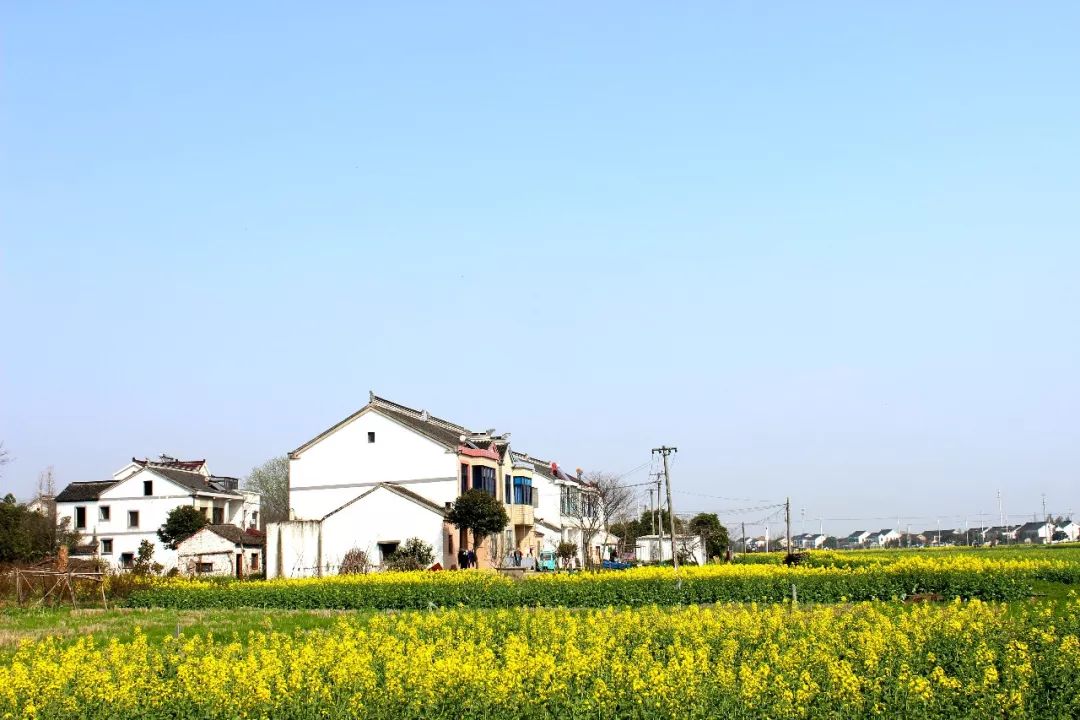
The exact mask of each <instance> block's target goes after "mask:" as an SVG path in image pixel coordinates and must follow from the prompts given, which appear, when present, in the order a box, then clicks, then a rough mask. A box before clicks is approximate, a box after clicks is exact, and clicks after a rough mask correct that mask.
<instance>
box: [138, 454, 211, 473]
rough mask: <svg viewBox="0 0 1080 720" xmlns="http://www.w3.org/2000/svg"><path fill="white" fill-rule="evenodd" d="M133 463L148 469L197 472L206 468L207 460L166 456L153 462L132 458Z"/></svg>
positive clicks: (146, 459) (147, 459)
mask: <svg viewBox="0 0 1080 720" xmlns="http://www.w3.org/2000/svg"><path fill="white" fill-rule="evenodd" d="M131 462H133V463H135V464H136V465H141V466H142V467H146V466H147V465H151V466H154V467H164V468H175V469H177V470H190V471H197V470H200V469H202V468H204V467H206V460H177V459H176V458H170V457H168V456H166V455H162V456H161V459H160V460H151V459H149V458H143V459H142V460H140V459H138V458H131Z"/></svg>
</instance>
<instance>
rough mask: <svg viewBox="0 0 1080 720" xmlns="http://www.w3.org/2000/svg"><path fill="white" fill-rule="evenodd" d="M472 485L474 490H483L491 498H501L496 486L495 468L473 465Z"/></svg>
mask: <svg viewBox="0 0 1080 720" xmlns="http://www.w3.org/2000/svg"><path fill="white" fill-rule="evenodd" d="M472 485H473V488H474V489H476V490H483V491H484V492H486V493H487V494H488V495H490V496H491V497H494V498H497V497H499V494H498V489H497V486H496V485H495V468H490V467H485V466H483V465H473V477H472Z"/></svg>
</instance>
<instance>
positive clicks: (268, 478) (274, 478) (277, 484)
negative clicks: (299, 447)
mask: <svg viewBox="0 0 1080 720" xmlns="http://www.w3.org/2000/svg"><path fill="white" fill-rule="evenodd" d="M244 488H245V489H247V490H251V491H253V492H257V493H259V495H260V496H261V503H262V504H261V507H262V513H261V520H260V522H261V523H262V524H263V525H264V526H265V524H266V523H272V522H282V521H283V520H288V519H289V458H288V457H286V456H285V455H281V456H278V457H275V458H270V459H269V460H267V461H266V462H264V463H263V464H262V465H260V466H258V467H257V468H253V469H252V471H251V472H250V473H248V476H247V478H246V479H245V480H244Z"/></svg>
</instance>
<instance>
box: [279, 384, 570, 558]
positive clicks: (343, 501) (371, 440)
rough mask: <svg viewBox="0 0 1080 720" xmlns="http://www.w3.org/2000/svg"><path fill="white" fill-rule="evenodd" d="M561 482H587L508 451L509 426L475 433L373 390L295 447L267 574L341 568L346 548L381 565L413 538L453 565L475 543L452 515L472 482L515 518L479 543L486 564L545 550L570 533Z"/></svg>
mask: <svg viewBox="0 0 1080 720" xmlns="http://www.w3.org/2000/svg"><path fill="white" fill-rule="evenodd" d="M564 484H573V485H576V486H579V487H584V485H585V484H584V483H583V482H582V481H581V480H580V478H578V477H576V476H575V477H573V478H572V477H571V476H568V475H566V474H565V473H563V472H562V471H561V470H560V469H559V468H558V466H557V465H556V464H555V463H547V462H545V461H541V460H538V459H536V458H534V457H532V456H529V455H528V454H526V453H519V452H514V451H512V450H511V448H510V435H509V433H504V434H501V435H499V434H496V433H495V431H494V430H487V431H482V432H477V431H472V430H469V429H467V428H466V427H465V426H463V425H458V424H456V423H452V422H449V421H447V420H443V419H441V418H437V417H435V416H433V415H431V414H429V413H428V412H427V411H425V410H415V409H413V408H409V407H406V406H404V405H399V404H397V403H394V402H392V401H389V400H386V399H384V398H380V397H378V396H376V395H375V394H374V393H372V394H371V395H370V396H369V402H368V404H367V405H365V406H364V407H363V408H361V409H360V410H358V411H357V412H356V413H353V414H352V415H350V416H349V417H347V418H345V419H344V420H342V421H341V422H339V423H338V424H336V425H334V426H333V427H330V428H328V429H327V430H325V431H324V432H322V433H320V434H319V435H317V436H316V437H314V438H312V439H311V440H309V441H308V442H306V443H304V444H303V445H301V446H300V447H298V448H297V449H296V450H294V451H293V452H291V453H290V454H289V506H290V520H288V521H286V522H282V523H274V524H271V525H270V526H268V527H267V574H268V576H270V577H277V576H284V577H304V576H310V575H325V574H334V573H336V572H337V571H338V569H339V567H340V565H341V560H342V559H343V558H344V556H345V554H346V553H347V552H349V551H350V550H358V551H361V552H363V553H364V554H365V556H366V557H367V559H368V561H369V562H370V563H371V564H372V565H373V566H375V567H378V566H380V565H382V564H383V563H384V562H385V561H386V559H387V558H388V557H389V556H390V555H391V554H392V553H393V552H394V550H396V548H397V546H398V545H400V544H402V543H404V542H405V541H406V540H408V539H410V538H413V537H418V538H420V539H422V540H424V541H425V542H427V543H428V544H429V545H431V547H432V548H433V550H434V554H435V561H436V562H437V563H439V564H440V565H441V566H442V567H444V568H450V567H454V566H456V565H458V564H459V562H458V560H459V556H458V553H459V552H460V551H461V550H462V549H463V548H472V547H473V546H474V542H473V540H474V539H473V538H471V537H469V536H468V533H466V532H465V531H461V530H458V529H457V528H455V527H453V526H451V525H450V524H449V523H448V521H447V520H446V513H447V512H448V510H449V509H450V506H451V505H452V503H453V502H454V501H455V500H456V499H457V498H458V496H459V495H461V494H462V493H463V492H465V491H467V490H471V489H480V490H482V491H484V492H488V493H490V494H491V495H492V496H494V497H495V498H497V499H499V500H500V501H501V502H502V503H503V505H504V508H505V510H506V512H507V515H508V517H509V518H510V523H509V526H508V527H507V529H506V530H505V531H504V532H503V533H502V534H501V535H499V536H493V537H491V538H483V539H481V545H480V551H479V552H478V553H477V562H478V565H479V566H480V567H493V566H498V565H499V564H501V563H502V562H503V558H505V557H506V556H507V555H508V554H509V553H511V552H512V551H514V550H517V551H520V552H521V553H522V555H523V556H526V555H528V554H529V553H530V552H531V553H532V554H533V555H534V556H538V555H539V553H540V551H541V550H542V549H554V546H557V544H558V542H560V541H562V540H563V539H564V538H566V537H569V536H570V535H572V530H570V529H568V522H567V520H568V519H567V517H566V516H565V515H563V514H562V513H561V512H560V506H559V497H560V495H559V492H560V491H559V490H558V488H559V487H561V486H562V485H564Z"/></svg>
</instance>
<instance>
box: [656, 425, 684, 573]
mask: <svg viewBox="0 0 1080 720" xmlns="http://www.w3.org/2000/svg"><path fill="white" fill-rule="evenodd" d="M652 451H653V453H659V454H660V455H661V456H662V457H663V458H664V484H665V485H666V486H667V511H668V524H669V525H671V566H672V567H673V568H675V571H676V572H678V570H679V556H678V555H677V554H676V553H675V507H674V506H673V505H672V504H671V471H670V470H669V469H668V455H670V454H671V453H673V452H679V448H674V447H667V446H666V445H664V446H661V447H658V448H653V450H652Z"/></svg>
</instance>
